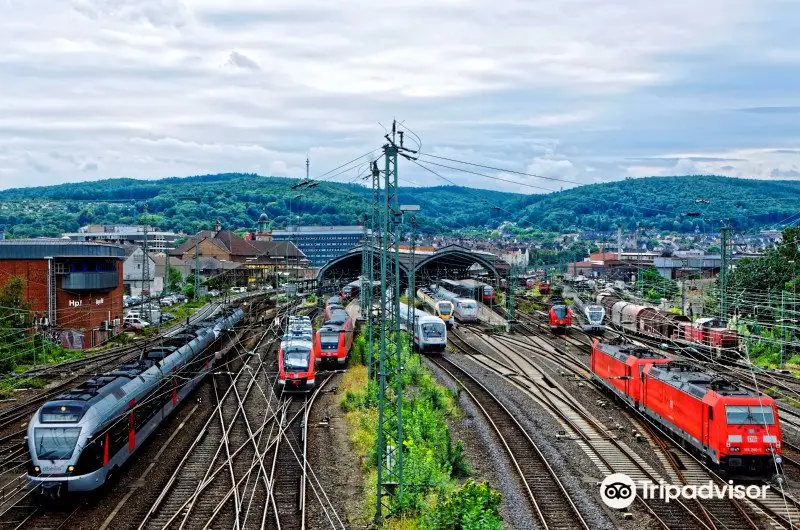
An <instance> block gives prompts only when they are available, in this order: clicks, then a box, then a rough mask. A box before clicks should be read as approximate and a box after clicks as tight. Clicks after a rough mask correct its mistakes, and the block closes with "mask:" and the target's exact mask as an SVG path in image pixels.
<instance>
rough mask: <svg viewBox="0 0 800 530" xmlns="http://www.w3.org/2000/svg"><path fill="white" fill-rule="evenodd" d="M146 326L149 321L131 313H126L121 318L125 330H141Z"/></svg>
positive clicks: (148, 324)
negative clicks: (122, 318) (123, 317)
mask: <svg viewBox="0 0 800 530" xmlns="http://www.w3.org/2000/svg"><path fill="white" fill-rule="evenodd" d="M148 326H150V322H147V321H145V320H142V319H141V318H139V317H138V316H135V315H133V314H128V315H126V316H125V319H124V320H123V327H124V328H125V330H127V331H141V330H143V329H144V328H146V327H148Z"/></svg>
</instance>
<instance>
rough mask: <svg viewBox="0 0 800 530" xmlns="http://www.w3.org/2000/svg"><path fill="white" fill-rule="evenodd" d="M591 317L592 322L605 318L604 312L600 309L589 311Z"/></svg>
mask: <svg viewBox="0 0 800 530" xmlns="http://www.w3.org/2000/svg"><path fill="white" fill-rule="evenodd" d="M589 318H590V319H591V321H592V322H598V321H600V320H602V319H603V313H601V312H600V311H589Z"/></svg>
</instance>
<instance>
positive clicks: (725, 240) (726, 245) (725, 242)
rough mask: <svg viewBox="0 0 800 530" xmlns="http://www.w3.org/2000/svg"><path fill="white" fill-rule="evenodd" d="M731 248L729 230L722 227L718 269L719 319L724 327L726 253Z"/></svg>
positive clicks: (726, 288) (725, 314)
mask: <svg viewBox="0 0 800 530" xmlns="http://www.w3.org/2000/svg"><path fill="white" fill-rule="evenodd" d="M730 246H731V228H730V227H729V226H727V225H725V226H723V227H722V231H721V233H720V250H722V263H721V264H720V269H719V318H720V322H721V323H722V324H723V325H724V324H726V323H727V322H728V259H729V258H728V252H729V251H730Z"/></svg>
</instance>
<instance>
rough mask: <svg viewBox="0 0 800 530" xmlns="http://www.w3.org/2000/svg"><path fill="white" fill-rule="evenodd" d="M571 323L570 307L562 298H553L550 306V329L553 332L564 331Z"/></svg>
mask: <svg viewBox="0 0 800 530" xmlns="http://www.w3.org/2000/svg"><path fill="white" fill-rule="evenodd" d="M571 325H572V309H570V308H569V307H567V305H566V304H565V303H564V300H562V299H560V298H559V299H556V300H553V304H552V305H551V306H550V330H551V331H553V333H559V332H561V333H566V332H567V330H568V329H569V327H570V326H571Z"/></svg>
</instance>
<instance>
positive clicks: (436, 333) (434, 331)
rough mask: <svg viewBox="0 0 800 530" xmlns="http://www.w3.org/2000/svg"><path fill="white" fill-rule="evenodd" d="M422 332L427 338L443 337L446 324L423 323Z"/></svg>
mask: <svg viewBox="0 0 800 530" xmlns="http://www.w3.org/2000/svg"><path fill="white" fill-rule="evenodd" d="M422 334H423V335H424V336H425V337H427V338H438V339H440V338H442V337H444V334H445V329H444V324H440V323H438V322H435V323H433V324H422Z"/></svg>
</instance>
